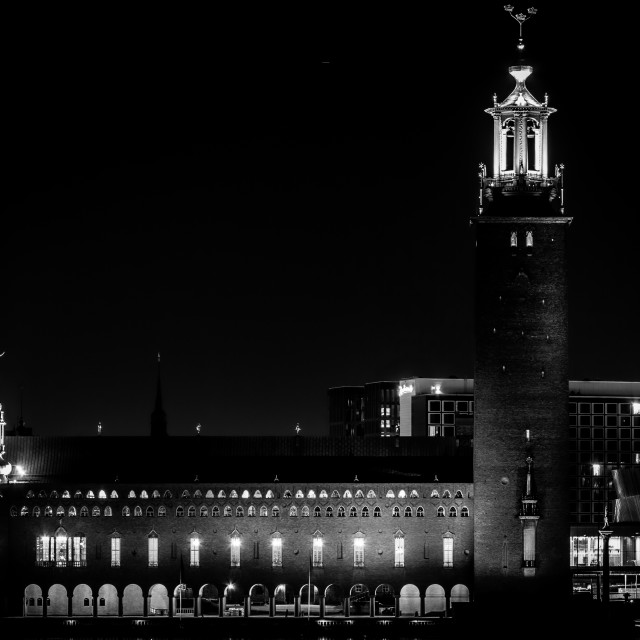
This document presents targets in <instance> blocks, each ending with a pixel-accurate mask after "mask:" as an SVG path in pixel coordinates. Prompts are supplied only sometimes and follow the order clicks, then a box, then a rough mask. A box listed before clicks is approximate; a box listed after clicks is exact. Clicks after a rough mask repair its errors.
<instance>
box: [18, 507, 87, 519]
mask: <svg viewBox="0 0 640 640" xmlns="http://www.w3.org/2000/svg"><path fill="white" fill-rule="evenodd" d="M94 509H98V513H97V514H95V513H94V514H93V515H98V516H99V515H100V508H99V507H94ZM23 510H24V511H27V512H28V509H27V507H23ZM20 515H21V516H23V515H24V516H26V515H27V514H26V513H21V514H20ZM63 517H64V507H58V508H57V509H56V518H63Z"/></svg>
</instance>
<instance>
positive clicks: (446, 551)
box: [442, 538, 453, 567]
mask: <svg viewBox="0 0 640 640" xmlns="http://www.w3.org/2000/svg"><path fill="white" fill-rule="evenodd" d="M442 559H443V566H445V567H453V538H442Z"/></svg>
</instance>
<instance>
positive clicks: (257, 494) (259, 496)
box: [253, 489, 262, 498]
mask: <svg viewBox="0 0 640 640" xmlns="http://www.w3.org/2000/svg"><path fill="white" fill-rule="evenodd" d="M253 497H254V498H262V491H260V489H256V490H255V491H254V492H253Z"/></svg>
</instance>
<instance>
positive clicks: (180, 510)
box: [176, 505, 184, 518]
mask: <svg viewBox="0 0 640 640" xmlns="http://www.w3.org/2000/svg"><path fill="white" fill-rule="evenodd" d="M183 516H184V507H183V506H182V505H180V506H178V507H177V508H176V517H177V518H182V517H183Z"/></svg>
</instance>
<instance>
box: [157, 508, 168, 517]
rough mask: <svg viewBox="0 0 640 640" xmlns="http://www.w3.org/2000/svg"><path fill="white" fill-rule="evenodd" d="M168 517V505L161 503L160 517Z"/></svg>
mask: <svg viewBox="0 0 640 640" xmlns="http://www.w3.org/2000/svg"><path fill="white" fill-rule="evenodd" d="M166 517H167V507H165V506H164V505H160V506H159V507H158V518H166Z"/></svg>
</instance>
